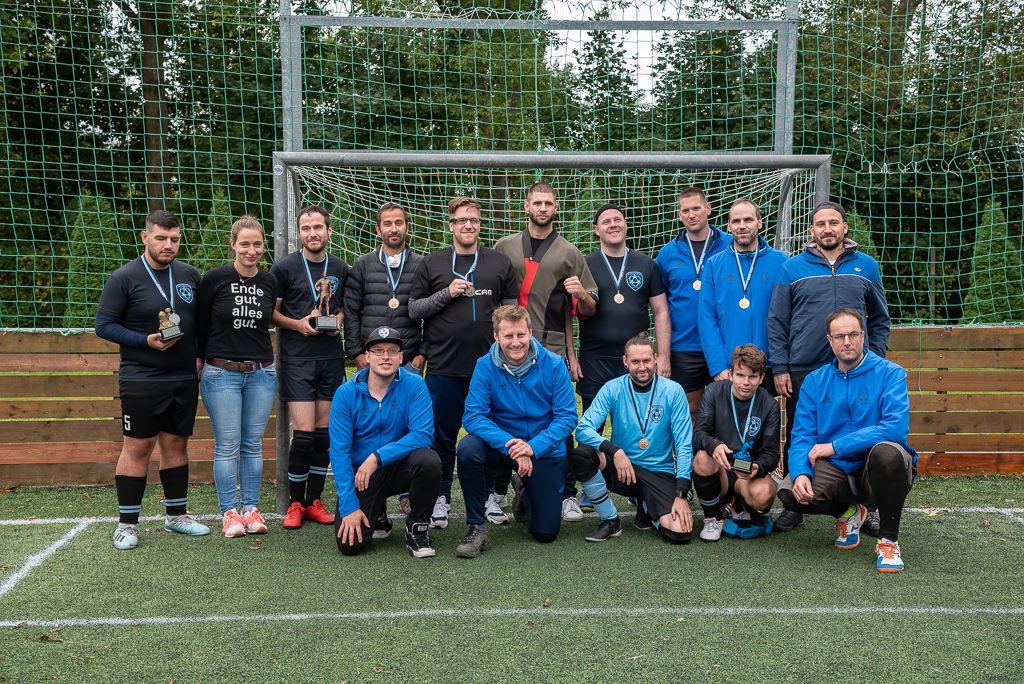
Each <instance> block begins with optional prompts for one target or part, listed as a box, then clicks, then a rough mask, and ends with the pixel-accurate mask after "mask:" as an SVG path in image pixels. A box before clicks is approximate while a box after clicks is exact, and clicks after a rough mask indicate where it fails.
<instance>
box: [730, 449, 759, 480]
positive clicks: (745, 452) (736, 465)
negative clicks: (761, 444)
mask: <svg viewBox="0 0 1024 684" xmlns="http://www.w3.org/2000/svg"><path fill="white" fill-rule="evenodd" d="M752 446H753V442H750V441H746V442H744V443H743V447H742V448H741V449H740V452H739V453H738V454H736V458H735V459H734V460H733V462H732V469H733V470H734V471H736V472H737V473H744V474H745V475H749V474H750V471H752V470H753V469H754V460H753V459H752V458H750V448H751V447H752Z"/></svg>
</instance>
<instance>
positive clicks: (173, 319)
mask: <svg viewBox="0 0 1024 684" xmlns="http://www.w3.org/2000/svg"><path fill="white" fill-rule="evenodd" d="M141 237H142V243H143V245H144V247H145V249H144V250H143V253H142V255H141V256H139V258H137V259H133V260H132V261H130V262H128V263H127V264H125V265H124V266H122V267H121V268H119V269H117V270H116V271H114V273H113V274H111V276H110V278H108V279H107V282H106V283H105V284H104V285H103V294H102V295H101V296H100V303H99V307H98V309H97V311H96V335H97V336H98V337H101V338H103V339H105V340H110V341H111V342H114V343H116V344H118V345H119V346H120V347H121V368H120V371H119V372H118V385H119V393H120V397H121V423H122V430H123V433H124V443H123V445H122V447H121V455H120V456H119V457H118V459H117V469H116V471H115V476H114V482H115V485H116V488H117V503H118V510H119V513H120V521H119V523H118V526H117V530H116V531H115V532H114V548H116V549H121V550H127V549H134V548H135V547H136V546H138V544H139V527H138V525H139V513H140V511H141V510H142V497H143V494H144V493H145V490H146V476H147V474H148V472H149V458H150V456H151V455H152V454H153V448H154V447H155V446H156V445H157V442H159V443H160V482H161V484H162V485H163V488H164V506H165V508H166V514H167V519H166V521H165V523H164V529H166V530H167V531H169V532H177V533H179V534H185V535H189V536H201V535H205V534H209V533H210V528H208V527H206V526H205V525H201V524H199V523H198V522H196V521H195V520H193V519H192V517H191V516H189V515H188V512H187V510H186V504H187V498H188V438H189V437H190V436H192V428H193V426H194V425H195V419H196V406H197V404H198V401H199V379H198V376H197V375H196V296H195V295H196V289H197V288H198V286H199V280H200V276H199V271H197V270H196V269H194V268H193V267H191V266H189V265H188V264H185V263H182V262H180V261H176V260H175V258H176V257H177V255H178V247H179V246H180V244H181V223H180V221H179V220H178V217H177V216H175V215H174V214H172V213H171V212H169V211H164V210H158V211H154V212H153V213H152V214H150V215H149V216H148V217H146V227H145V229H143V231H142V233H141Z"/></svg>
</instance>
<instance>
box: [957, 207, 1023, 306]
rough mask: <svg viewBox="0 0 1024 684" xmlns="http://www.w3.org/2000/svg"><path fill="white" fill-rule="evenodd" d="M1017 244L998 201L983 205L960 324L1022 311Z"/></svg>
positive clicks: (1021, 275)
mask: <svg viewBox="0 0 1024 684" xmlns="http://www.w3.org/2000/svg"><path fill="white" fill-rule="evenodd" d="M1019 244H1020V243H1019V241H1016V240H1010V239H1009V226H1008V225H1007V221H1006V215H1005V214H1004V213H1003V211H1002V208H1001V206H1000V204H999V203H998V202H989V203H988V204H986V205H985V211H984V213H983V214H982V218H981V223H980V224H979V225H978V234H977V238H976V239H975V241H974V258H973V259H972V260H971V286H970V289H968V291H967V296H966V297H965V298H964V313H963V318H962V319H961V321H960V322H961V323H1004V322H1006V321H1008V320H1018V321H1019V320H1020V315H1021V312H1022V311H1024V268H1022V267H1021V256H1020V249H1019Z"/></svg>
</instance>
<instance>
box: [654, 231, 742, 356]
mask: <svg viewBox="0 0 1024 684" xmlns="http://www.w3.org/2000/svg"><path fill="white" fill-rule="evenodd" d="M685 233H686V230H685V229H684V230H683V231H682V232H680V233H679V235H677V236H676V238H675V239H674V240H672V241H671V242H669V243H668V244H667V245H665V246H664V247H662V248H661V250H660V251H659V252H658V258H657V259H656V260H655V261H657V262H658V268H660V269H661V281H662V282H663V283H664V284H665V290H666V292H667V293H668V309H669V315H670V317H671V318H672V351H674V352H680V351H688V352H699V351H700V350H701V346H700V334H699V333H698V332H697V303H698V297H699V296H700V292H698V291H697V290H694V289H693V281H694V280H696V279H697V271H696V269H695V268H694V267H693V258H692V256H691V254H690V248H689V247H688V246H687V244H686V238H685V237H683V236H684V235H685ZM708 242H709V244H708V245H707V246H706V247H705V248H704V253H705V255H706V256H705V257H704V271H703V273H702V274H701V275H702V276H706V275H707V272H708V271H707V264H708V260H709V259H711V257H713V256H714V255H716V254H718V253H719V252H721V251H722V250H724V249H725V248H726V247H728V246H729V245H730V244H732V235H729V234H728V233H724V232H722V231H721V230H719V229H717V228H715V227H714V226H712V227H711V230H710V232H709V233H708ZM701 285H702V286H703V277H702V279H701Z"/></svg>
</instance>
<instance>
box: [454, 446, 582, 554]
mask: <svg viewBox="0 0 1024 684" xmlns="http://www.w3.org/2000/svg"><path fill="white" fill-rule="evenodd" d="M456 451H457V453H458V458H459V483H461V484H462V495H463V496H464V497H465V499H466V522H467V523H469V524H470V525H482V524H483V523H484V506H485V504H486V502H487V489H488V486H487V472H488V471H491V472H496V471H499V470H504V471H506V472H507V471H509V470H510V469H511V468H513V467H515V463H514V462H513V460H512V459H511V458H509V457H508V456H506V455H505V454H503V453H501V452H500V451H498V450H497V449H492V448H491V447H490V446H489V445H488V444H487V442H485V441H484V440H482V439H480V438H479V437H477V436H476V435H466V436H465V437H463V438H462V441H461V442H459V447H458V449H457V450H456ZM568 468H569V464H568V462H567V461H566V459H565V457H564V456H563V455H562V452H561V451H559V452H558V456H557V457H555V458H535V459H533V474H532V475H530V476H529V477H524V478H523V489H524V492H518V494H519V495H520V496H523V497H524V502H525V504H526V514H527V516H528V517H529V519H530V520H529V524H528V527H527V530H528V531H529V532H530V534H531V535H533V538H534V539H536V540H537V541H539V542H544V543H547V542H553V541H554V540H555V537H557V536H558V530H559V529H560V528H561V526H562V481H563V480H565V473H566V471H567V470H568Z"/></svg>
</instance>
